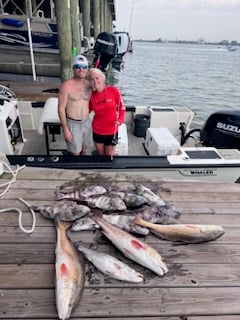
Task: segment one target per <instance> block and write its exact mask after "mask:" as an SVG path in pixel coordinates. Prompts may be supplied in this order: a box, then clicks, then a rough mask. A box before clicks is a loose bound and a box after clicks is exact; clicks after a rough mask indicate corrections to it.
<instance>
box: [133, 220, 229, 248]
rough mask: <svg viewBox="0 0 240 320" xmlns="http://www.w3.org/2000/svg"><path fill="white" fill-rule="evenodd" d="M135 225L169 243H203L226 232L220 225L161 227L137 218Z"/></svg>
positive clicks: (174, 225)
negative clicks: (144, 228)
mask: <svg viewBox="0 0 240 320" xmlns="http://www.w3.org/2000/svg"><path fill="white" fill-rule="evenodd" d="M134 221H135V223H137V224H139V225H141V226H143V227H146V228H149V229H150V230H151V232H152V233H154V234H155V235H156V236H158V237H160V238H162V239H164V240H169V241H177V242H183V243H202V242H206V241H212V240H215V239H217V238H219V237H220V236H222V235H223V234H224V233H225V231H224V229H223V227H221V226H219V225H197V224H173V225H161V224H155V223H151V222H148V221H145V220H143V219H142V218H141V217H139V216H136V217H135V220H134Z"/></svg>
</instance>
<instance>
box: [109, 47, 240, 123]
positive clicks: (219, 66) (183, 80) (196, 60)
mask: <svg viewBox="0 0 240 320" xmlns="http://www.w3.org/2000/svg"><path fill="white" fill-rule="evenodd" d="M124 60H125V67H124V70H122V71H121V72H120V73H119V72H117V71H114V79H115V85H116V86H117V87H119V88H120V89H121V92H122V95H123V98H124V101H125V103H126V104H127V105H153V106H182V105H185V106H187V107H189V108H190V109H191V110H192V111H193V112H194V113H195V118H194V120H193V123H192V128H201V127H202V125H203V123H204V121H205V120H206V119H207V118H208V116H209V114H210V113H212V112H215V111H218V110H222V109H238V110H239V105H240V88H239V85H240V48H239V49H238V50H237V51H235V52H228V51H226V50H225V49H223V48H222V49H220V48H218V47H217V45H216V46H214V45H196V44H170V43H151V42H134V43H133V53H127V54H126V55H125V59H124Z"/></svg>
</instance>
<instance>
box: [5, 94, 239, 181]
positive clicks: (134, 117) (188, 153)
mask: <svg viewBox="0 0 240 320" xmlns="http://www.w3.org/2000/svg"><path fill="white" fill-rule="evenodd" d="M4 90H5V91H4ZM0 98H1V100H2V104H1V106H0V111H1V112H0V135H1V142H0V152H1V153H2V154H4V155H5V157H6V159H7V160H8V161H9V163H10V164H11V165H26V166H30V167H50V168H65V169H80V170H94V171H97V172H102V171H107V172H111V171H114V172H125V173H129V174H131V175H134V174H135V175H136V174H140V173H144V174H147V175H151V176H160V177H162V178H172V179H190V180H196V179H201V180H211V181H225V182H239V181H240V151H239V149H240V111H238V110H235V111H234V110H232V111H229V110H225V111H221V112H215V113H213V114H211V115H210V116H209V118H208V119H207V121H206V123H205V124H204V125H203V127H202V128H201V129H192V130H191V129H190V127H191V122H192V120H193V118H194V113H193V112H192V111H191V110H190V109H189V108H188V107H186V106H169V107H165V106H127V111H126V116H125V121H124V124H122V125H121V127H120V129H119V143H118V147H117V154H116V155H115V156H113V157H108V156H98V155H96V154H95V153H94V150H93V152H92V153H90V154H88V155H86V156H79V157H76V156H70V155H68V154H66V150H65V142H64V140H63V136H62V132H61V125H60V123H59V119H58V113H57V103H58V98H57V97H51V98H49V99H47V101H46V102H45V104H44V107H43V108H40V110H39V108H37V110H36V108H32V106H31V102H26V101H25V102H24V101H18V100H17V98H16V97H15V96H11V91H10V92H8V88H5V89H4V88H2V89H1V88H0ZM34 112H38V124H37V126H36V125H34V124H33V125H32V128H30V124H31V123H33V122H34V121H33V119H34V118H36V115H34V114H33V113H34ZM26 129H30V130H26ZM27 133H28V137H27V138H26V134H27ZM40 141H42V144H43V147H44V150H45V151H42V152H39V150H40V148H41V147H40V145H41V142H40ZM59 143H60V147H59ZM30 145H31V146H33V147H34V148H35V151H37V152H34V153H33V152H29V150H31V148H30V149H29V148H28V147H30ZM36 146H37V147H36Z"/></svg>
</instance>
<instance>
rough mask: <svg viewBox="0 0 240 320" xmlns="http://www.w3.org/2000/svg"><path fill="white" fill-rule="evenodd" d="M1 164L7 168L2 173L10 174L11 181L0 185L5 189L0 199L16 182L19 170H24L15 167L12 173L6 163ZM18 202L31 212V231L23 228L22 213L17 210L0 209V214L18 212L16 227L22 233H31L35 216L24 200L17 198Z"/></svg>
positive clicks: (34, 223)
mask: <svg viewBox="0 0 240 320" xmlns="http://www.w3.org/2000/svg"><path fill="white" fill-rule="evenodd" d="M1 162H2V163H3V165H4V166H5V167H7V169H8V170H4V172H6V173H11V175H12V179H11V180H10V181H8V182H4V183H2V184H0V187H5V186H7V187H6V188H5V190H4V191H3V192H1V193H0V197H3V196H4V195H5V194H6V193H7V192H8V190H9V188H10V187H11V185H12V184H13V183H14V182H15V181H16V178H17V174H18V172H19V171H20V170H22V169H23V168H25V165H24V166H21V167H18V166H17V169H16V170H15V171H14V170H12V169H11V167H10V166H9V165H8V164H7V162H5V161H2V160H1ZM19 200H20V201H21V202H23V203H24V204H25V205H26V206H27V207H28V208H29V210H30V212H31V215H32V227H31V229H26V228H25V227H24V226H23V223H22V220H23V212H22V211H21V210H20V209H19V208H6V209H0V212H9V211H17V212H18V225H19V228H20V229H21V231H22V232H24V233H32V232H33V231H34V230H35V227H36V215H35V212H34V210H33V209H32V208H31V206H30V204H29V203H28V202H26V201H25V200H23V199H22V198H19Z"/></svg>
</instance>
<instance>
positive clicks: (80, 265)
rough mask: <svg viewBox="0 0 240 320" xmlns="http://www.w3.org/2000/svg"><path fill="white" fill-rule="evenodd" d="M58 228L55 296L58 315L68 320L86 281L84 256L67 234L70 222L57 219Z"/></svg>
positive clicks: (63, 319) (62, 319)
mask: <svg viewBox="0 0 240 320" xmlns="http://www.w3.org/2000/svg"><path fill="white" fill-rule="evenodd" d="M55 225H56V229H57V243H56V249H55V255H56V263H55V269H56V280H55V286H56V288H55V296H56V307H57V312H58V317H59V319H61V320H67V319H69V318H70V316H71V312H72V310H73V308H74V307H75V305H76V303H77V302H78V301H79V300H80V298H81V294H82V291H83V287H84V282H85V268H84V262H83V256H82V254H81V253H80V252H78V251H77V250H76V249H75V247H74V245H73V244H72V242H71V241H70V239H69V238H68V236H67V229H68V228H69V226H70V223H68V222H61V221H60V220H59V218H58V217H57V218H56V219H55Z"/></svg>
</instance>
